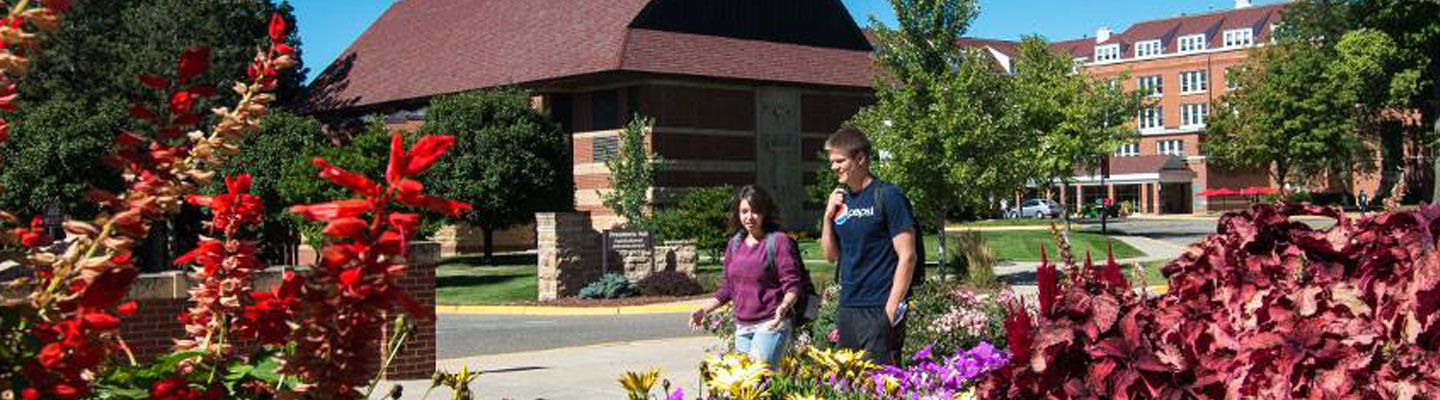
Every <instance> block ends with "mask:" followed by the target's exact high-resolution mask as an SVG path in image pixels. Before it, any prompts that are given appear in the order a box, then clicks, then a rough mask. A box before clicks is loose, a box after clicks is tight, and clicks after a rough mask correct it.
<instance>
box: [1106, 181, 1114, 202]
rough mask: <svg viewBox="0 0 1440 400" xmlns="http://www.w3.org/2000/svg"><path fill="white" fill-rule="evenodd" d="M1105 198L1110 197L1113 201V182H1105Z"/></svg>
mask: <svg viewBox="0 0 1440 400" xmlns="http://www.w3.org/2000/svg"><path fill="white" fill-rule="evenodd" d="M1105 198H1107V199H1110V201H1111V202H1114V201H1115V184H1113V183H1107V184H1105Z"/></svg>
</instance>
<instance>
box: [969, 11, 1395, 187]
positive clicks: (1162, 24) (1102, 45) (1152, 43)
mask: <svg viewBox="0 0 1440 400" xmlns="http://www.w3.org/2000/svg"><path fill="white" fill-rule="evenodd" d="M1284 7H1285V4H1283V3H1282V4H1274V5H1266V6H1252V5H1251V4H1250V1H1248V0H1237V1H1236V2H1235V8H1233V9H1228V10H1222V11H1216V12H1209V13H1203V14H1195V15H1185V16H1180V17H1175V18H1166V19H1159V20H1151V21H1142V22H1138V23H1135V24H1134V25H1132V26H1130V27H1129V28H1128V29H1126V30H1125V31H1124V32H1111V31H1110V28H1099V29H1098V30H1097V31H1096V34H1095V37H1093V38H1091V37H1087V38H1082V39H1075V40H1066V41H1059V42H1055V43H1053V44H1052V45H1051V47H1052V48H1053V49H1055V50H1057V51H1060V52H1063V53H1066V54H1069V55H1071V56H1072V57H1074V59H1075V62H1076V64H1077V66H1078V68H1079V69H1080V70H1082V71H1084V72H1085V73H1089V74H1092V75H1094V76H1097V77H1117V76H1121V75H1122V74H1128V75H1129V79H1127V80H1125V81H1123V82H1121V83H1122V85H1123V87H1124V88H1125V90H1136V91H1142V92H1147V93H1150V99H1151V100H1150V102H1151V104H1150V105H1149V106H1148V107H1145V108H1144V109H1142V110H1141V111H1140V113H1139V115H1137V116H1136V122H1135V123H1136V127H1137V129H1138V130H1139V133H1140V138H1139V140H1138V141H1137V142H1135V143H1132V144H1129V145H1126V146H1122V147H1121V148H1120V149H1117V150H1116V152H1115V157H1112V158H1111V168H1110V171H1111V172H1110V173H1111V177H1110V179H1107V180H1106V181H1105V184H1104V185H1103V186H1102V185H1101V181H1100V177H1099V176H1094V175H1093V174H1089V173H1081V174H1077V176H1075V177H1074V178H1073V179H1072V182H1071V184H1069V185H1066V186H1062V187H1061V188H1060V189H1061V190H1060V191H1059V192H1058V193H1052V195H1053V196H1055V197H1057V199H1056V200H1058V201H1060V202H1061V203H1064V204H1077V203H1082V204H1083V203H1094V202H1095V201H1096V200H1098V199H1103V198H1105V197H1110V198H1113V199H1115V201H1117V202H1124V201H1130V202H1132V203H1134V204H1135V205H1136V206H1137V207H1138V210H1139V212H1142V213H1147V214H1170V213H1203V212H1207V211H1215V210H1218V209H1220V207H1221V206H1225V207H1226V208H1233V207H1237V206H1243V204H1244V202H1243V201H1230V202H1226V203H1218V204H1212V203H1211V202H1210V201H1209V200H1210V199H1207V198H1206V197H1202V196H1199V195H1198V194H1199V193H1200V192H1202V191H1205V190H1208V189H1219V188H1230V189H1238V188H1245V187H1250V186H1267V187H1268V186H1273V182H1272V181H1271V179H1270V177H1269V175H1268V173H1267V172H1266V171H1265V170H1263V169H1255V170H1228V169H1224V168H1220V167H1218V166H1215V165H1211V164H1209V163H1207V161H1206V157H1205V155H1204V153H1203V152H1202V149H1203V146H1204V138H1205V120H1206V118H1207V117H1208V116H1209V114H1210V109H1211V104H1213V103H1214V102H1216V101H1217V100H1219V98H1220V97H1221V96H1223V95H1224V94H1225V93H1226V92H1227V91H1228V90H1230V89H1232V87H1233V86H1232V84H1231V82H1230V81H1229V79H1228V76H1227V74H1228V73H1229V71H1230V70H1231V69H1232V68H1235V67H1237V66H1239V65H1240V64H1241V63H1243V62H1244V61H1245V59H1246V57H1247V52H1248V51H1249V49H1251V48H1253V47H1256V46H1263V45H1264V44H1265V43H1266V42H1268V41H1269V40H1270V36H1271V33H1272V32H1273V31H1274V29H1275V26H1276V25H1277V24H1278V23H1279V21H1280V18H1281V12H1282V11H1283V10H1284ZM967 45H969V46H974V47H981V48H984V49H986V50H988V51H989V52H990V53H991V54H992V55H994V56H995V58H996V59H997V60H998V61H999V62H1000V64H1001V65H1002V66H1003V67H1004V68H1013V67H1012V66H1011V65H1010V63H1009V59H1010V57H1011V56H1012V55H1013V54H1015V51H1016V47H1017V45H1018V44H1017V43H1014V42H1007V41H997V40H974V41H971V42H970V43H967ZM1370 193H1374V189H1373V186H1372V187H1371V188H1370Z"/></svg>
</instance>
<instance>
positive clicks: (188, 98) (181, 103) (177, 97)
mask: <svg viewBox="0 0 1440 400" xmlns="http://www.w3.org/2000/svg"><path fill="white" fill-rule="evenodd" d="M194 107H195V96H194V95H193V94H191V93H190V92H184V91H182V92H175V94H173V95H171V96H170V114H171V115H179V114H184V113H187V112H190V109H191V108H194Z"/></svg>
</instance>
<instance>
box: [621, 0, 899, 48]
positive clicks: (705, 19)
mask: <svg viewBox="0 0 1440 400" xmlns="http://www.w3.org/2000/svg"><path fill="white" fill-rule="evenodd" d="M630 27H631V28H636V29H649V30H656V31H666V32H679V33H690V34H697V35H706V36H716V37H728V38H735V39H749V40H761V41H766V42H775V43H788V44H798V45H804V46H813V47H825V48H835V49H846V50H856V51H871V50H872V49H871V47H870V43H869V42H867V41H866V40H865V36H864V35H863V34H862V33H861V32H860V28H859V27H858V26H856V25H855V23H854V21H853V20H852V19H851V18H850V13H849V12H848V11H846V10H845V6H844V5H843V4H841V3H840V0H785V1H774V0H724V1H694V0H654V1H652V2H651V3H650V5H648V6H646V7H645V9H644V10H642V11H641V12H640V15H638V16H636V17H635V21H634V22H631V23H630Z"/></svg>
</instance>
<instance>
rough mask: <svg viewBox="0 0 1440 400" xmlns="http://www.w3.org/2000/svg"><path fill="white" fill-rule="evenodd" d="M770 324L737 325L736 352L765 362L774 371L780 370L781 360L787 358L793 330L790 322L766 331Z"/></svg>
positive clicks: (767, 322) (766, 322) (765, 322)
mask: <svg viewBox="0 0 1440 400" xmlns="http://www.w3.org/2000/svg"><path fill="white" fill-rule="evenodd" d="M769 323H770V321H762V322H758V323H755V324H753V325H742V324H739V323H737V324H735V351H737V352H741V353H745V354H748V355H750V359H752V360H755V361H764V362H765V363H766V364H768V365H769V367H770V369H772V370H774V369H778V368H780V358H781V357H784V356H785V349H786V348H787V347H788V346H787V345H788V344H789V343H788V342H789V340H790V336H791V331H792V329H791V327H790V322H789V321H785V322H784V323H781V324H780V326H778V327H776V328H775V329H765V328H764V326H765V325H768V324H769Z"/></svg>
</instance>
